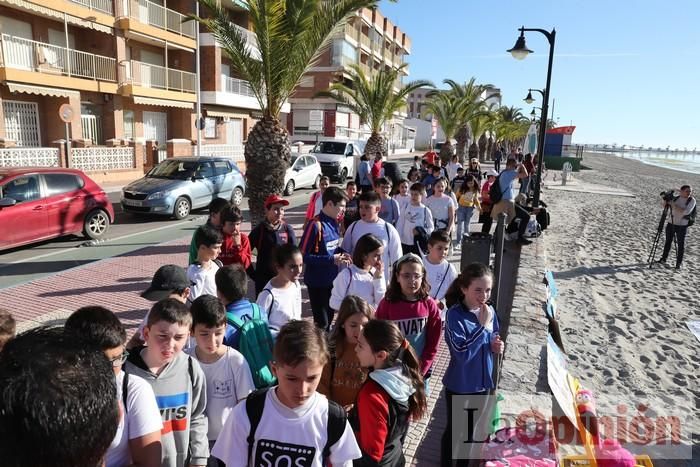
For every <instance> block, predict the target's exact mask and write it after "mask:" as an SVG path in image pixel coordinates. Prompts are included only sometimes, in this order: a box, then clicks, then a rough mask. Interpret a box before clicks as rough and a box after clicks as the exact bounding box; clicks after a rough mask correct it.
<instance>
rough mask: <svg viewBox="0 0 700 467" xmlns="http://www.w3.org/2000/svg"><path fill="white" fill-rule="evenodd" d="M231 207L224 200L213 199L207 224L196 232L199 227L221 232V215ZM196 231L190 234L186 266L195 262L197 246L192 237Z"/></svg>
mask: <svg viewBox="0 0 700 467" xmlns="http://www.w3.org/2000/svg"><path fill="white" fill-rule="evenodd" d="M230 207H231V203H229V202H228V201H227V200H225V199H224V198H214V199H213V200H212V202H211V203H209V218H208V219H207V222H206V223H204V224H202V225H200V226H199V227H198V228H197V230H199V228H201V227H205V226H206V227H211V228H213V229H216V230H221V226H222V221H221V215H222V213H223V212H224V211H226V210H227V209H228V208H230ZM197 230H195V231H194V233H193V234H192V241H190V250H189V251H190V257H189V262H188V264H192V263H194V262H195V261H197V245H196V243H195V241H194V236H195V235H196V234H197Z"/></svg>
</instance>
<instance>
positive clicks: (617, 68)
mask: <svg viewBox="0 0 700 467" xmlns="http://www.w3.org/2000/svg"><path fill="white" fill-rule="evenodd" d="M380 11H381V12H382V14H384V15H385V16H387V17H388V18H389V19H390V20H391V21H392V22H393V23H394V24H396V25H397V26H398V27H399V28H400V29H401V30H402V31H404V32H406V33H407V34H408V35H409V37H410V38H411V40H412V43H413V45H412V50H411V55H409V56H407V57H406V59H407V61H408V62H409V72H410V75H409V76H408V78H407V80H409V81H410V80H413V79H427V80H430V81H432V82H433V83H435V84H436V85H438V86H439V87H444V85H443V84H442V81H443V79H445V78H451V79H453V80H455V81H457V82H466V81H468V80H469V79H470V78H471V77H472V76H473V77H475V78H476V81H477V82H478V83H482V84H493V85H494V86H496V87H498V88H500V89H501V92H502V96H503V97H502V104H503V105H508V106H513V105H514V106H518V107H521V108H522V109H523V113H525V114H526V115H528V116H529V114H530V112H531V110H532V107H533V106H538V107H541V105H542V101H541V96H540V95H539V94H537V93H533V96H535V98H536V99H537V101H536V102H535V103H533V104H531V105H530V104H526V103H525V102H524V101H523V99H524V98H525V96H526V94H527V90H528V88H537V89H544V87H545V84H546V77H547V58H548V54H549V44H548V42H547V39H546V37H545V36H544V35H542V34H540V33H538V32H527V33H526V34H525V38H526V41H527V46H528V48H530V49H531V50H533V51H534V52H535V53H534V54H530V55H529V56H528V57H527V58H526V59H525V60H515V59H514V58H512V56H511V55H510V54H509V53H507V52H506V50H507V49H510V48H511V47H513V45H514V44H515V41H516V39H517V38H518V35H519V31H518V28H520V27H521V26H525V27H526V28H540V29H546V30H548V31H551V30H552V28H554V29H556V41H555V47H554V64H553V71H552V82H551V92H550V114H551V112H552V107H553V108H554V109H553V112H554V119H555V121H556V122H557V123H558V124H559V125H576V131H575V133H574V135H573V143H574V144H584V143H602V144H613V143H616V144H618V145H622V144H626V145H635V146H638V145H644V146H647V147H648V146H652V147H662V148H665V147H667V146H670V147H671V148H680V149H683V148H684V147H687V148H688V149H691V148H694V147H698V148H700V89H699V88H700V48H699V47H700V25H698V24H697V23H698V22H699V21H700V2H698V1H697V0H673V1H665V2H662V1H660V0H659V1H652V0H624V1H615V0H607V1H600V0H585V1H584V0H558V1H553V0H530V1H522V0H520V1H518V0H491V1H488V0H430V1H426V0H399V1H398V2H397V3H390V2H388V1H387V0H382V1H381V3H380ZM550 118H551V117H550Z"/></svg>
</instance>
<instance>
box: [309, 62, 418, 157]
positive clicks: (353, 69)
mask: <svg viewBox="0 0 700 467" xmlns="http://www.w3.org/2000/svg"><path fill="white" fill-rule="evenodd" d="M406 66H407V65H406V64H405V63H404V64H403V65H401V66H400V67H398V68H393V69H381V70H380V71H379V72H377V73H376V74H375V75H374V76H371V77H368V76H367V75H365V73H364V72H363V71H362V69H361V68H360V67H359V66H357V65H351V66H350V81H351V82H352V84H351V85H348V84H345V83H333V84H332V85H331V87H330V88H329V89H328V90H326V91H321V92H319V93H317V94H316V97H330V98H332V99H335V100H336V101H338V102H340V103H341V104H343V105H345V106H347V107H348V108H350V109H351V110H352V111H353V112H354V113H356V114H357V115H359V116H360V121H362V122H364V123H366V124H367V125H368V126H369V129H370V131H371V132H372V134H371V135H370V137H369V139H368V140H367V144H366V145H365V154H369V155H374V154H376V153H378V152H381V153H382V155H383V156H385V157H386V156H387V155H388V154H387V139H386V137H385V136H384V135H383V134H382V129H383V128H384V124H385V123H386V122H388V121H389V120H391V119H392V117H393V116H394V113H395V112H398V111H399V110H401V109H403V108H405V107H406V97H407V96H408V95H409V94H410V93H412V92H414V91H415V90H417V89H418V88H421V87H424V86H432V83H431V82H430V81H424V80H418V81H412V82H410V83H408V84H407V85H405V86H404V87H402V88H401V89H399V90H398V91H395V90H394V85H395V83H396V80H397V79H398V78H399V76H400V74H401V72H402V70H403V69H404V68H405V67H406Z"/></svg>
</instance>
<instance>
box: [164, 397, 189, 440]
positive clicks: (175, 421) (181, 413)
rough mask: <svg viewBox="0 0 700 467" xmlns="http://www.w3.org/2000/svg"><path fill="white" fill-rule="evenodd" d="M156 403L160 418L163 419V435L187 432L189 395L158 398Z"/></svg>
mask: <svg viewBox="0 0 700 467" xmlns="http://www.w3.org/2000/svg"><path fill="white" fill-rule="evenodd" d="M156 403H157V404H158V409H159V410H160V416H161V418H162V419H163V429H162V430H161V434H166V433H170V432H171V431H185V430H187V414H188V410H187V408H188V406H189V394H188V393H186V392H183V393H182V394H172V395H169V396H156Z"/></svg>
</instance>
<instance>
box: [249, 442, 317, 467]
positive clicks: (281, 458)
mask: <svg viewBox="0 0 700 467" xmlns="http://www.w3.org/2000/svg"><path fill="white" fill-rule="evenodd" d="M315 456H316V447H315V446H302V445H299V444H291V443H283V442H281V441H276V440H272V439H261V440H258V442H257V446H256V449H255V463H254V464H253V465H255V466H261V467H312V466H313V464H314V458H315Z"/></svg>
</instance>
